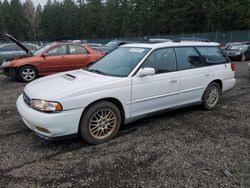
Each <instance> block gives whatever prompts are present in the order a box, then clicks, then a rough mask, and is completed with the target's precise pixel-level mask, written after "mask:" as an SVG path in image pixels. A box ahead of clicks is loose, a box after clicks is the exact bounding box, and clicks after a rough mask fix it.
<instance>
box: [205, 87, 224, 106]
mask: <svg viewBox="0 0 250 188" xmlns="http://www.w3.org/2000/svg"><path fill="white" fill-rule="evenodd" d="M220 98H221V88H220V85H219V84H218V83H216V82H213V83H211V84H209V85H208V87H207V89H206V90H205V92H204V94H203V97H202V106H203V107H204V108H205V109H206V110H213V109H214V108H215V107H216V106H217V104H218V103H219V101H220Z"/></svg>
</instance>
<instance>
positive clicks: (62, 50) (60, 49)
mask: <svg viewBox="0 0 250 188" xmlns="http://www.w3.org/2000/svg"><path fill="white" fill-rule="evenodd" d="M66 54H67V47H66V45H63V46H57V47H55V48H52V49H50V50H49V51H48V56H57V55H66Z"/></svg>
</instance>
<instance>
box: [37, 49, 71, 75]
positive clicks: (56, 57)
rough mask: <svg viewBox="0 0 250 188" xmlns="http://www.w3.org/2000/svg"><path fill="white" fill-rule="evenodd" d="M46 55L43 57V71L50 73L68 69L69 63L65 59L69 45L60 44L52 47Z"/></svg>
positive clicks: (43, 72)
mask: <svg viewBox="0 0 250 188" xmlns="http://www.w3.org/2000/svg"><path fill="white" fill-rule="evenodd" d="M46 53H47V54H46V56H45V57H41V59H42V60H41V64H40V67H41V73H42V74H50V73H56V72H61V71H66V70H68V67H69V66H68V64H67V62H66V61H65V56H66V55H67V46H66V45H58V46H55V47H52V48H50V49H49V50H48V51H47V52H46Z"/></svg>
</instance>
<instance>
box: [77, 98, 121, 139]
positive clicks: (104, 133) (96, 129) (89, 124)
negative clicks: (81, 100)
mask: <svg viewBox="0 0 250 188" xmlns="http://www.w3.org/2000/svg"><path fill="white" fill-rule="evenodd" d="M120 125H121V114H120V110H119V109H118V108H117V106H116V105H114V104H113V103H111V102H107V101H102V102H98V103H95V104H93V105H91V106H90V107H89V108H88V109H87V110H86V112H85V113H84V114H83V116H82V118H81V123H80V128H79V133H80V135H81V136H82V138H83V139H84V140H85V141H87V142H88V143H90V144H100V143H103V142H106V141H108V140H110V139H112V138H113V137H114V136H115V135H116V134H117V132H118V130H119V128H120Z"/></svg>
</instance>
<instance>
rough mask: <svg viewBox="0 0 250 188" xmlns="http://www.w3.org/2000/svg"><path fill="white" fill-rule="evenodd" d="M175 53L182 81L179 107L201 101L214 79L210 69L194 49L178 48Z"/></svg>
mask: <svg viewBox="0 0 250 188" xmlns="http://www.w3.org/2000/svg"><path fill="white" fill-rule="evenodd" d="M175 52H176V56H177V65H178V69H179V79H180V86H179V87H180V88H179V91H180V94H179V100H178V105H184V104H188V103H193V102H197V101H200V100H201V97H202V95H203V92H204V90H205V88H206V86H207V84H208V83H209V82H210V81H211V79H212V74H211V70H210V68H209V67H207V66H206V65H205V63H204V61H203V60H202V58H201V57H200V55H199V54H198V52H197V51H196V50H195V48H193V47H178V48H175Z"/></svg>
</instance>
